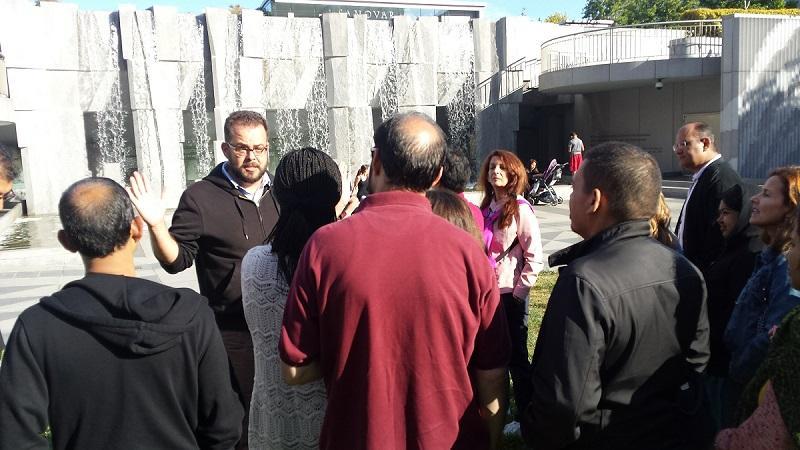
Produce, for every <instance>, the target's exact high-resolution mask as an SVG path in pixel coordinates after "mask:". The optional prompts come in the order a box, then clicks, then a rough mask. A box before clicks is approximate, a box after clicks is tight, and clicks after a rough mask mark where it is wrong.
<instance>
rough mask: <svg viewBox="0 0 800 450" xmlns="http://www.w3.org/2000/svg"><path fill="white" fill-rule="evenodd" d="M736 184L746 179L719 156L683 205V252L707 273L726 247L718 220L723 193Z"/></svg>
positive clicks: (681, 225)
mask: <svg viewBox="0 0 800 450" xmlns="http://www.w3.org/2000/svg"><path fill="white" fill-rule="evenodd" d="M736 184H742V179H741V178H739V175H738V174H737V173H736V172H734V170H733V169H732V168H731V166H730V165H728V163H727V162H725V161H723V160H722V159H718V160H716V161H714V162H713V163H711V164H710V165H709V166H708V167H706V170H705V171H703V175H701V176H700V179H699V180H697V185H696V186H695V187H694V190H692V195H691V198H689V201H688V202H687V203H686V204H684V206H683V207H684V208H686V215H685V217H684V223H681V222H680V219H679V221H678V226H677V229H680V228H683V254H684V256H686V258H687V259H689V261H691V262H692V263H693V264H694V265H696V266H697V267H698V268H699V269H700V270H701V271H703V273H705V272H706V270H707V269H708V266H709V265H710V264H711V262H712V261H714V259H715V258H716V257H717V255H719V253H720V252H721V251H722V247H723V243H724V240H723V238H722V233H721V232H720V231H719V225H717V221H716V219H717V208H718V207H719V201H720V199H721V198H722V193H723V192H725V191H727V190H728V189H730V188H731V187H733V186H734V185H736ZM742 201H743V202H749V201H750V199H749V198H745V199H742Z"/></svg>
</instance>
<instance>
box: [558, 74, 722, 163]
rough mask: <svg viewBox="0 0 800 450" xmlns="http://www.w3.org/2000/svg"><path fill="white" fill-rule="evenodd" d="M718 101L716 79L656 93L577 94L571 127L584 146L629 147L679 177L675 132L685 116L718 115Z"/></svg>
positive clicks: (636, 90)
mask: <svg viewBox="0 0 800 450" xmlns="http://www.w3.org/2000/svg"><path fill="white" fill-rule="evenodd" d="M719 99H720V82H719V80H716V79H706V80H697V81H686V82H680V83H667V84H665V86H664V88H663V89H661V90H657V89H654V88H653V87H640V88H629V89H621V90H614V91H606V92H598V93H589V94H583V95H579V96H576V100H575V107H574V114H575V117H574V125H573V126H574V128H575V130H576V131H577V132H578V134H579V135H580V136H581V137H582V139H583V140H584V143H585V144H586V145H587V146H593V145H597V144H599V143H602V142H606V141H611V140H618V141H625V142H630V143H632V144H636V145H638V146H639V147H641V148H642V149H644V150H646V151H647V152H648V153H650V154H652V155H653V156H654V157H655V158H656V160H658V163H659V165H660V166H661V170H662V171H663V172H679V171H680V170H681V169H680V166H679V164H678V161H677V158H676V157H675V155H674V153H673V152H672V145H673V143H674V140H675V133H676V131H677V130H678V128H680V127H681V126H682V125H683V123H684V119H685V116H686V115H691V114H710V115H712V116H713V115H714V114H718V113H719V106H718V105H719ZM564 139H566V137H565V138H564ZM565 145H566V144H565Z"/></svg>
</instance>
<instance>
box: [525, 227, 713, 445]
mask: <svg viewBox="0 0 800 450" xmlns="http://www.w3.org/2000/svg"><path fill="white" fill-rule="evenodd" d="M649 232H650V228H649V224H648V222H647V221H646V220H636V221H630V222H623V223H621V224H618V225H616V226H613V227H611V228H609V229H607V230H605V231H603V232H602V233H600V234H598V235H597V236H594V237H593V238H591V239H589V240H587V241H583V242H581V243H578V244H576V245H573V246H571V247H568V248H566V249H564V250H562V251H560V252H558V253H556V254H554V255H552V256H551V257H550V265H551V266H556V265H563V264H567V266H566V267H563V268H561V269H560V272H559V277H558V281H557V282H556V285H555V287H554V289H553V292H552V294H551V296H550V300H549V303H548V305H547V311H546V312H545V315H544V319H543V322H542V326H541V330H540V332H539V338H538V340H537V341H536V350H535V352H534V354H533V361H532V368H531V369H532V370H531V382H532V388H533V395H532V400H531V403H530V405H529V407H528V409H527V414H526V421H525V423H524V424H523V432H524V434H525V435H526V438H527V440H528V441H529V442H530V443H532V444H534V447H535V448H537V449H542V448H565V447H570V448H598V449H644V448H647V449H655V448H692V445H690V444H687V443H686V442H684V439H683V438H684V437H690V436H688V435H689V434H691V433H687V432H686V429H685V428H684V425H685V423H687V422H691V421H692V420H693V418H691V417H689V416H690V415H686V414H682V413H681V411H682V410H683V409H686V410H688V409H691V408H693V407H695V406H697V405H698V403H695V400H697V399H698V398H699V397H695V398H689V397H690V396H688V395H679V393H681V386H682V385H684V384H685V383H687V381H689V380H690V379H691V380H695V379H696V378H697V377H696V374H697V373H700V372H702V371H703V369H704V368H705V365H706V362H707V361H708V357H709V355H708V319H707V317H706V305H705V299H706V290H705V284H704V282H703V277H702V275H701V274H700V271H699V270H698V269H697V268H696V267H695V266H693V265H692V264H691V263H690V262H689V261H688V260H686V258H684V257H683V256H681V255H680V254H678V253H677V252H675V251H673V250H672V249H670V248H668V247H666V246H664V245H662V244H660V243H659V242H657V241H656V240H654V239H652V238H650V237H649ZM684 394H697V392H696V391H694V390H691V389H690V392H686V391H684ZM684 401H685V402H687V405H683V404H681V402H684ZM689 403H691V405H688V404H689Z"/></svg>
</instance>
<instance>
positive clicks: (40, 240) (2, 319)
mask: <svg viewBox="0 0 800 450" xmlns="http://www.w3.org/2000/svg"><path fill="white" fill-rule="evenodd" d="M556 188H557V190H558V192H559V194H560V195H561V196H562V197H563V198H564V204H562V205H558V206H544V205H538V206H536V207H534V210H535V211H536V216H537V217H538V219H539V225H540V228H541V232H542V241H543V242H542V244H543V247H544V253H545V261H546V260H547V256H548V255H549V254H551V253H553V252H555V251H557V250H560V249H562V248H564V247H567V246H569V245H571V244H574V243H576V242H578V241H580V237H579V236H578V235H576V234H575V233H573V232H572V231H571V230H570V226H569V208H568V206H567V203H568V201H569V193H570V192H571V186H557V187H556ZM668 202H669V203H670V208H671V209H672V211H673V215H674V216H677V215H678V214H679V212H680V208H681V205H682V201H679V200H669V201H668ZM674 222H675V220H673V225H674ZM60 226H61V224H60V222H59V220H58V217H56V216H42V217H29V218H21V219H17V221H16V223H15V224H14V226H13V227H12V228H11V229H9V230H8V231H7V232H6V233H4V234H2V235H0V249H2V250H0V332H2V334H3V337H4V338H5V339H7V338H8V335H9V333H10V332H11V328H12V327H13V326H14V322H15V321H16V319H17V316H18V315H19V314H20V313H21V312H22V311H23V310H25V308H27V307H29V306H31V305H33V304H35V303H36V302H37V301H38V300H39V298H41V297H42V296H45V295H49V294H51V293H53V292H55V291H57V290H59V289H60V288H61V287H62V286H63V285H65V284H66V283H68V282H70V281H72V280H75V279H78V278H81V277H82V276H83V264H82V263H81V259H80V257H79V256H78V255H76V254H72V253H69V252H67V251H66V250H64V249H63V248H61V246H60V245H59V244H58V241H57V239H56V233H57V232H58V230H59V229H60ZM135 263H136V270H137V273H138V275H139V276H140V277H142V278H147V279H149V280H153V281H158V282H161V283H164V284H167V285H170V286H176V287H189V288H192V289H197V277H196V275H195V271H194V268H191V269H187V270H185V271H183V272H182V273H179V274H177V275H170V274H168V273H166V272H165V271H164V270H163V269H162V268H161V266H160V265H159V264H158V262H157V261H156V259H155V257H154V256H153V254H152V251H151V250H150V241H149V237H147V235H146V237H145V238H144V239H143V240H142V242H141V243H140V245H139V248H138V250H137V252H136V257H135Z"/></svg>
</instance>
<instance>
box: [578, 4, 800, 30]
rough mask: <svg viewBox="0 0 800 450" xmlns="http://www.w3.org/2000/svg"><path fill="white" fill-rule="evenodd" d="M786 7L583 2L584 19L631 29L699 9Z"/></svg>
mask: <svg viewBox="0 0 800 450" xmlns="http://www.w3.org/2000/svg"><path fill="white" fill-rule="evenodd" d="M786 4H787V3H786V0H652V1H647V0H586V5H585V6H584V7H583V17H584V18H585V19H592V20H598V19H607V20H613V21H614V22H615V23H616V24H619V25H631V24H636V23H651V22H668V21H673V20H681V14H683V13H684V12H685V11H687V10H690V9H693V8H698V7H702V8H714V9H715V8H768V9H778V8H784V7H786ZM793 4H794V3H793Z"/></svg>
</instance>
